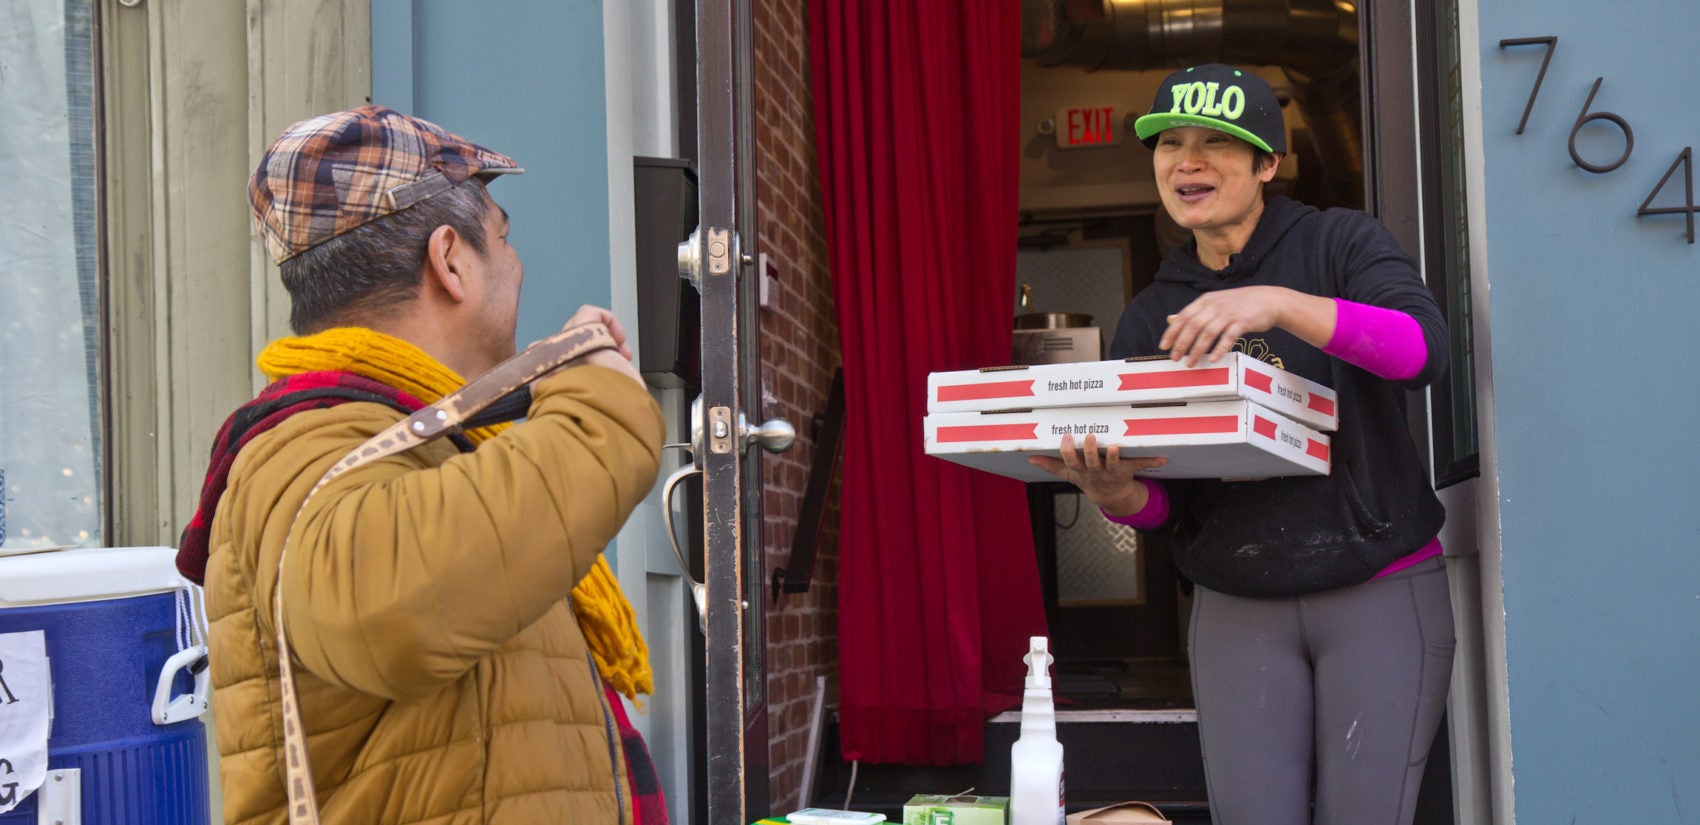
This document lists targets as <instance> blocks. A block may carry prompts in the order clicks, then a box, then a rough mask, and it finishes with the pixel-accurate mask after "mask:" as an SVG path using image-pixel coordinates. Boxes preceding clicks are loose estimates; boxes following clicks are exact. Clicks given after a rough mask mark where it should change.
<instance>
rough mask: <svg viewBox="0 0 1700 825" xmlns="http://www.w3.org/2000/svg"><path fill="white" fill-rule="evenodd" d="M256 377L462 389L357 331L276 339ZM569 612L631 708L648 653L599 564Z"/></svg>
mask: <svg viewBox="0 0 1700 825" xmlns="http://www.w3.org/2000/svg"><path fill="white" fill-rule="evenodd" d="M255 363H256V364H257V365H258V366H259V368H260V372H263V373H265V375H266V377H267V378H270V379H272V380H274V381H275V380H277V379H279V378H283V377H286V376H290V375H296V374H298V373H303V372H352V373H354V374H355V375H359V376H361V377H363V378H369V379H371V380H373V381H377V382H380V383H383V384H387V385H389V386H391V387H395V388H396V389H398V390H401V391H402V392H405V393H407V394H409V395H412V396H413V397H415V398H418V399H420V400H421V401H424V402H425V403H427V404H431V403H435V402H436V401H437V400H438V399H440V398H442V397H443V396H445V395H448V394H449V393H451V392H454V391H455V390H456V389H459V388H460V386H461V385H462V384H464V383H466V382H465V381H463V380H462V379H461V377H460V376H459V375H456V374H455V371H454V370H451V369H449V368H448V367H446V366H444V365H442V364H440V363H438V362H437V361H436V359H434V358H432V357H431V356H429V355H426V354H425V352H424V351H423V350H421V349H419V348H418V347H416V346H414V345H412V344H410V343H408V342H406V341H403V340H401V339H400V338H395V337H393V336H389V335H385V334H383V333H381V332H376V331H373V330H370V329H364V328H360V327H338V328H336V329H329V330H326V331H324V332H321V333H318V334H316V335H308V336H305V337H302V338H279V339H278V340H276V341H273V342H271V343H270V344H268V345H267V346H266V348H265V350H263V351H262V352H261V353H260V356H259V358H257V359H255ZM510 426H512V425H511V424H505V423H504V424H495V425H492V426H489V427H481V428H479V429H476V430H467V431H466V436H467V438H469V439H471V441H472V443H474V444H480V443H483V441H484V440H485V439H488V438H493V437H495V435H496V434H497V433H500V432H501V431H502V430H505V429H507V428H508V427H510ZM572 604H573V612H574V614H575V615H576V616H577V617H578V625H579V628H580V629H581V630H583V631H584V637H585V640H586V641H588V642H589V643H590V654H591V656H593V657H595V659H596V666H597V667H598V668H600V669H601V671H602V676H603V678H605V679H607V680H608V683H609V684H610V685H613V686H614V689H615V690H618V691H619V692H621V693H623V694H625V695H626V697H627V698H630V699H633V700H636V699H637V695H638V694H639V693H645V694H648V693H653V692H654V690H655V675H654V673H653V672H652V671H651V670H650V669H649V646H648V645H647V644H645V643H644V641H643V634H642V633H640V632H639V631H638V626H637V618H636V616H634V615H633V613H632V606H631V603H630V602H627V601H626V596H625V594H624V593H622V592H621V591H620V583H619V581H617V580H616V579H615V578H614V573H613V571H612V570H610V569H609V568H608V562H607V560H606V559H604V558H603V557H602V556H600V555H599V556H597V557H596V565H595V566H594V567H592V568H591V569H590V573H589V574H588V575H586V576H585V577H584V578H583V579H581V580H580V581H579V583H578V585H577V586H576V587H574V588H573V595H572Z"/></svg>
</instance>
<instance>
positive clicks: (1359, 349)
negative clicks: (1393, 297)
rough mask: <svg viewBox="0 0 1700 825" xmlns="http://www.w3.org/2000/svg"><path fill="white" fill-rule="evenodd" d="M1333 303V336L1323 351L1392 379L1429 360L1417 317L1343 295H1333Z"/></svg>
mask: <svg viewBox="0 0 1700 825" xmlns="http://www.w3.org/2000/svg"><path fill="white" fill-rule="evenodd" d="M1334 306H1335V308H1336V316H1335V317H1336V320H1335V321H1334V337H1332V338H1330V339H1328V346H1325V347H1323V348H1322V351H1323V352H1326V353H1328V354H1329V355H1332V356H1334V357H1336V358H1339V359H1340V360H1342V361H1345V362H1346V363H1348V364H1352V365H1354V366H1358V367H1362V368H1364V369H1366V370H1369V371H1370V372H1373V373H1375V374H1376V375H1379V376H1381V377H1382V378H1386V379H1388V380H1391V381H1403V380H1405V379H1407V378H1410V377H1412V376H1415V375H1416V374H1417V373H1419V372H1422V369H1423V365H1424V364H1427V363H1428V343H1427V342H1425V341H1424V340H1423V328H1422V327H1421V326H1420V325H1418V324H1417V319H1415V318H1412V317H1411V316H1409V315H1407V314H1405V313H1403V312H1400V311H1398V310H1396V309H1383V308H1381V307H1378V306H1370V305H1369V304H1360V303H1357V302H1355V301H1347V300H1345V299H1342V298H1335V299H1334Z"/></svg>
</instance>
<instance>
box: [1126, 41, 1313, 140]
mask: <svg viewBox="0 0 1700 825" xmlns="http://www.w3.org/2000/svg"><path fill="white" fill-rule="evenodd" d="M1179 126H1204V127H1206V128H1210V129H1215V130H1217V131H1221V132H1226V133H1228V134H1230V135H1233V136H1234V137H1237V138H1239V139H1240V140H1243V141H1245V142H1247V143H1249V144H1251V145H1253V146H1256V147H1257V148H1259V149H1262V150H1263V151H1265V152H1280V153H1282V154H1286V152H1287V128H1286V121H1285V120H1283V119H1282V117H1281V103H1280V102H1279V101H1277V100H1276V99H1275V91H1274V90H1273V89H1270V88H1269V84H1268V83H1267V82H1265V81H1264V80H1263V78H1261V77H1258V76H1257V75H1255V74H1252V73H1251V72H1242V71H1240V70H1239V69H1236V68H1234V67H1232V66H1224V65H1222V64H1220V63H1209V64H1206V65H1203V66H1194V67H1192V68H1190V69H1182V70H1180V71H1178V72H1175V73H1174V74H1171V75H1169V76H1168V77H1166V78H1164V79H1163V85H1162V86H1160V87H1158V89H1157V99H1156V100H1155V101H1153V102H1152V104H1151V112H1150V113H1149V114H1146V115H1144V116H1142V117H1140V118H1139V119H1138V120H1136V121H1134V122H1133V131H1134V133H1135V134H1137V135H1139V139H1140V141H1141V142H1143V143H1144V144H1145V145H1146V146H1148V147H1151V148H1153V149H1155V148H1157V134H1158V133H1159V132H1162V131H1163V130H1164V129H1173V128H1176V127H1179Z"/></svg>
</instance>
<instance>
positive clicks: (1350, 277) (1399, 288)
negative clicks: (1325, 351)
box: [1324, 209, 1450, 390]
mask: <svg viewBox="0 0 1700 825" xmlns="http://www.w3.org/2000/svg"><path fill="white" fill-rule="evenodd" d="M1324 214H1325V215H1326V216H1327V218H1329V219H1331V220H1329V223H1330V224H1332V226H1331V232H1330V234H1331V235H1332V236H1333V237H1331V238H1329V239H1328V245H1329V246H1328V248H1329V249H1331V250H1333V253H1332V255H1331V256H1330V261H1329V262H1330V265H1331V267H1332V269H1333V272H1332V273H1331V274H1332V275H1333V277H1334V278H1335V284H1336V288H1337V290H1338V292H1337V294H1338V295H1339V296H1340V297H1342V298H1344V299H1346V300H1348V301H1356V302H1357V303H1360V304H1369V305H1371V306H1377V307H1382V308H1384V309H1392V310H1398V311H1399V312H1403V313H1405V314H1406V315H1409V316H1411V317H1412V318H1413V319H1415V320H1416V322H1417V325H1418V326H1420V327H1422V331H1423V343H1424V344H1426V345H1427V346H1428V361H1427V362H1426V363H1424V364H1423V368H1422V369H1421V370H1419V371H1418V372H1417V374H1416V375H1414V376H1412V377H1410V378H1409V379H1406V380H1404V381H1395V382H1393V383H1394V384H1396V385H1397V386H1399V387H1402V388H1404V389H1408V390H1419V389H1422V388H1423V387H1426V386H1428V385H1429V384H1431V383H1434V381H1435V379H1437V378H1439V377H1440V376H1441V374H1442V373H1444V372H1445V371H1446V367H1447V364H1448V363H1449V361H1450V356H1449V354H1448V349H1447V346H1448V345H1447V335H1446V321H1445V319H1444V318H1442V317H1441V315H1440V307H1439V305H1437V304H1436V303H1435V300H1434V295H1433V294H1431V293H1430V292H1429V291H1428V287H1427V286H1426V285H1424V284H1423V281H1422V277H1421V276H1420V275H1419V274H1418V272H1417V265H1416V262H1415V261H1413V260H1412V259H1411V256H1410V255H1407V254H1405V250H1403V249H1401V248H1400V247H1399V242H1398V241H1397V240H1395V239H1394V237H1393V233H1391V232H1389V231H1387V227H1385V226H1382V225H1381V223H1380V222H1379V221H1377V220H1375V219H1374V218H1372V217H1370V216H1368V215H1366V214H1364V213H1362V212H1358V211H1356V210H1347V209H1331V210H1329V211H1328V212H1326V213H1324Z"/></svg>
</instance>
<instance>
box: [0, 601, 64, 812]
mask: <svg viewBox="0 0 1700 825" xmlns="http://www.w3.org/2000/svg"><path fill="white" fill-rule="evenodd" d="M52 702H53V696H52V695H51V694H50V692H49V688H48V670H47V640H46V636H45V635H43V634H42V632H41V631H39V630H30V631H25V632H23V633H0V814H3V813H6V812H7V811H10V810H12V809H13V808H16V807H18V805H19V804H21V803H22V802H23V801H24V800H25V799H27V798H29V795H30V794H32V793H34V792H35V789H36V788H39V787H41V783H42V782H43V781H45V780H46V779H47V734H48V730H47V724H48V710H49V709H50V707H51V703H52Z"/></svg>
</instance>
